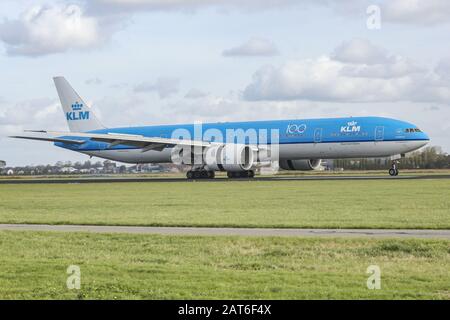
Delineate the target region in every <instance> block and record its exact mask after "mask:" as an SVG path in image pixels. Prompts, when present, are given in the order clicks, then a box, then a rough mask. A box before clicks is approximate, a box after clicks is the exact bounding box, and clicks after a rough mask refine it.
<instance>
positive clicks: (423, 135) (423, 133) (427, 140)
mask: <svg viewBox="0 0 450 320" xmlns="http://www.w3.org/2000/svg"><path fill="white" fill-rule="evenodd" d="M422 139H423V140H426V143H428V142H429V141H430V137H429V136H428V135H427V134H426V133H425V132H422Z"/></svg>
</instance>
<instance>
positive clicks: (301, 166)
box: [280, 159, 322, 171]
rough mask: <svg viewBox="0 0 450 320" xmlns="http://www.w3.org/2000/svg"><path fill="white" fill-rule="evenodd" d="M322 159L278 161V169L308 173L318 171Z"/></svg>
mask: <svg viewBox="0 0 450 320" xmlns="http://www.w3.org/2000/svg"><path fill="white" fill-rule="evenodd" d="M321 163H322V159H307V160H280V168H281V169H284V170H299V171H310V170H318V169H319V168H320V164H321Z"/></svg>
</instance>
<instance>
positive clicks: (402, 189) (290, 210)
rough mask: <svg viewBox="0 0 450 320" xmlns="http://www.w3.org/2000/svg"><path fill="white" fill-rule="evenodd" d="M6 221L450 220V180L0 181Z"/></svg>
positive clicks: (360, 223)
mask: <svg viewBox="0 0 450 320" xmlns="http://www.w3.org/2000/svg"><path fill="white" fill-rule="evenodd" d="M0 223H49V224H102V225H149V226H234V227H317V228H318V227H321V228H435V229H449V228H450V180H394V179H393V180H382V181H375V180H369V181H235V182H230V181H223V182H192V183H186V182H170V183H113V184H107V183H102V184H37V185H0Z"/></svg>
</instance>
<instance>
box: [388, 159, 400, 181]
mask: <svg viewBox="0 0 450 320" xmlns="http://www.w3.org/2000/svg"><path fill="white" fill-rule="evenodd" d="M398 163H400V161H398V160H393V161H392V165H391V168H390V169H389V175H390V176H391V177H395V176H398V169H397V164H398Z"/></svg>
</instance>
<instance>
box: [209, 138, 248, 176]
mask: <svg viewBox="0 0 450 320" xmlns="http://www.w3.org/2000/svg"><path fill="white" fill-rule="evenodd" d="M203 159H204V161H205V164H206V168H207V170H211V171H228V172H240V171H247V170H250V169H251V168H252V167H253V166H254V164H255V162H256V159H257V157H256V153H255V151H254V150H253V148H252V147H250V146H247V145H243V144H224V145H214V146H211V147H208V148H206V149H205V151H204V155H203Z"/></svg>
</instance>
